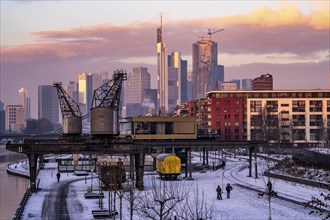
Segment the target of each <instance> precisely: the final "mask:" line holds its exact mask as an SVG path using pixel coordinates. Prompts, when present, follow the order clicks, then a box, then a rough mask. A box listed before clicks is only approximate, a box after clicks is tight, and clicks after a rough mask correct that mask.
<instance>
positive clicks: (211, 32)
mask: <svg viewBox="0 0 330 220" xmlns="http://www.w3.org/2000/svg"><path fill="white" fill-rule="evenodd" d="M224 30H225V29H214V31H211V29H209V31H208V32H207V34H208V35H209V36H210V39H211V35H212V34H216V33H218V32H220V31H224Z"/></svg>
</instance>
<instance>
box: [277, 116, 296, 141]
mask: <svg viewBox="0 0 330 220" xmlns="http://www.w3.org/2000/svg"><path fill="white" fill-rule="evenodd" d="M278 120H279V127H278V131H279V135H278V137H279V140H278V143H279V145H281V144H284V145H287V144H289V143H293V123H292V118H291V117H290V116H289V115H287V114H284V113H283V112H280V113H279V114H278Z"/></svg>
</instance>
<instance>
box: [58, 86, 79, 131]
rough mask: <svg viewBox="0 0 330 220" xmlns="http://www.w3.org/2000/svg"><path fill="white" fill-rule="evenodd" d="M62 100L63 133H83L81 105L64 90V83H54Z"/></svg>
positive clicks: (60, 100)
mask: <svg viewBox="0 0 330 220" xmlns="http://www.w3.org/2000/svg"><path fill="white" fill-rule="evenodd" d="M53 86H54V87H56V89H57V94H58V100H59V102H60V107H61V112H62V121H63V134H65V135H80V134H81V133H82V117H81V112H80V108H79V105H78V104H77V103H76V102H75V101H74V100H73V99H72V98H71V97H70V96H69V95H68V94H67V93H66V92H65V91H64V89H63V87H62V83H61V82H59V83H54V84H53Z"/></svg>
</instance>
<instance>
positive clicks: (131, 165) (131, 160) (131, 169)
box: [129, 154, 135, 181]
mask: <svg viewBox="0 0 330 220" xmlns="http://www.w3.org/2000/svg"><path fill="white" fill-rule="evenodd" d="M129 177H130V178H131V180H132V181H134V180H135V176H134V154H129Z"/></svg>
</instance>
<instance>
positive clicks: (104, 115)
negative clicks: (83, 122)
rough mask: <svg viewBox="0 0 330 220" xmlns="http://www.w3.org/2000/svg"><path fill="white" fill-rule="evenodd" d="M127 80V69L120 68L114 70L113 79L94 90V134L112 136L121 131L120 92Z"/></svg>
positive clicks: (92, 128)
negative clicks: (119, 125) (119, 123)
mask: <svg viewBox="0 0 330 220" xmlns="http://www.w3.org/2000/svg"><path fill="white" fill-rule="evenodd" d="M125 80H127V73H126V71H124V70H122V69H119V70H116V71H115V72H114V74H113V76H112V79H111V80H109V81H108V82H107V83H105V84H103V85H102V86H100V87H99V88H97V89H95V90H94V95H93V103H92V108H91V111H90V115H91V127H90V132H91V134H92V135H94V136H99V137H101V136H103V137H110V138H111V137H112V136H114V135H117V134H118V133H119V129H118V121H119V110H120V109H119V105H120V93H121V87H122V82H123V81H125Z"/></svg>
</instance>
